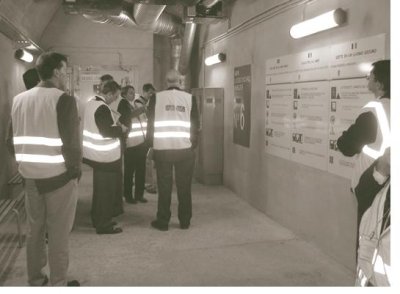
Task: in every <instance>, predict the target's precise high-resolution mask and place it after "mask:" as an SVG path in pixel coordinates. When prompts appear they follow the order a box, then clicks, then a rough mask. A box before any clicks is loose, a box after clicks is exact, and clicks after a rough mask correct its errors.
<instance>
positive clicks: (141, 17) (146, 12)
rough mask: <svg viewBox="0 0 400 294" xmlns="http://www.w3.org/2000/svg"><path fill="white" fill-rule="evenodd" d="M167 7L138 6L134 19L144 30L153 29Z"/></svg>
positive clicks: (134, 10) (134, 11) (136, 6)
mask: <svg viewBox="0 0 400 294" xmlns="http://www.w3.org/2000/svg"><path fill="white" fill-rule="evenodd" d="M165 7H166V5H147V4H136V5H135V7H134V9H133V18H134V19H135V22H136V23H137V25H139V26H141V27H142V28H144V29H151V28H152V26H153V25H154V24H155V23H156V21H157V20H158V18H159V17H160V15H161V13H162V12H163V11H164V9H165Z"/></svg>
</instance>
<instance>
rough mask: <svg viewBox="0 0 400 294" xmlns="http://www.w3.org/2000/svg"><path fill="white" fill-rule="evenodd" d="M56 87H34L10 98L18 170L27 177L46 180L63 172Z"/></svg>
mask: <svg viewBox="0 0 400 294" xmlns="http://www.w3.org/2000/svg"><path fill="white" fill-rule="evenodd" d="M63 94H64V92H63V91H61V90H59V89H56V88H44V87H35V88H32V89H30V90H28V91H26V92H23V93H21V94H19V95H17V96H15V97H14V100H13V106H12V111H11V116H12V123H13V137H14V138H13V140H14V148H15V156H16V160H17V161H18V162H19V166H18V170H19V172H20V174H21V175H22V176H23V177H24V178H27V179H46V178H51V177H55V176H58V175H60V174H62V173H64V172H66V170H67V169H66V167H65V161H64V157H63V155H62V153H61V147H62V145H63V143H62V141H61V137H60V133H59V131H58V124H57V103H58V100H59V98H60V97H61V96H62V95H63Z"/></svg>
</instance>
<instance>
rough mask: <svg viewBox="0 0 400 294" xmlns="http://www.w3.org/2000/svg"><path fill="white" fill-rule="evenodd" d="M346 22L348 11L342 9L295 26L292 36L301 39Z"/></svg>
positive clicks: (291, 30)
mask: <svg viewBox="0 0 400 294" xmlns="http://www.w3.org/2000/svg"><path fill="white" fill-rule="evenodd" d="M345 21H346V11H344V10H343V9H341V8H337V9H335V10H331V11H329V12H326V13H324V14H321V15H319V16H317V17H314V18H311V19H308V20H306V21H303V22H300V23H298V24H295V25H294V26H292V27H291V29H290V36H291V37H292V38H294V39H299V38H302V37H305V36H309V35H312V34H315V33H318V32H321V31H325V30H328V29H331V28H334V27H338V26H340V25H342V24H343V23H344V22H345Z"/></svg>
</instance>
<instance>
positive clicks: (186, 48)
mask: <svg viewBox="0 0 400 294" xmlns="http://www.w3.org/2000/svg"><path fill="white" fill-rule="evenodd" d="M196 27H197V24H195V23H186V26H185V33H184V35H183V40H182V52H181V57H180V60H179V72H180V73H181V74H183V75H186V72H187V68H188V66H189V63H190V57H191V55H192V49H193V42H194V36H195V34H196Z"/></svg>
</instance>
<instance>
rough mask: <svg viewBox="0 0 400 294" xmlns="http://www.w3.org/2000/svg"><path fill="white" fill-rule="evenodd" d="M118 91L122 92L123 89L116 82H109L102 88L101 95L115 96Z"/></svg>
mask: <svg viewBox="0 0 400 294" xmlns="http://www.w3.org/2000/svg"><path fill="white" fill-rule="evenodd" d="M118 90H121V87H120V86H119V85H118V83H117V82H116V81H107V82H106V83H105V84H104V85H103V87H102V88H101V93H102V94H108V93H110V92H111V93H113V94H114V93H115V92H117V91H118Z"/></svg>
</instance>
